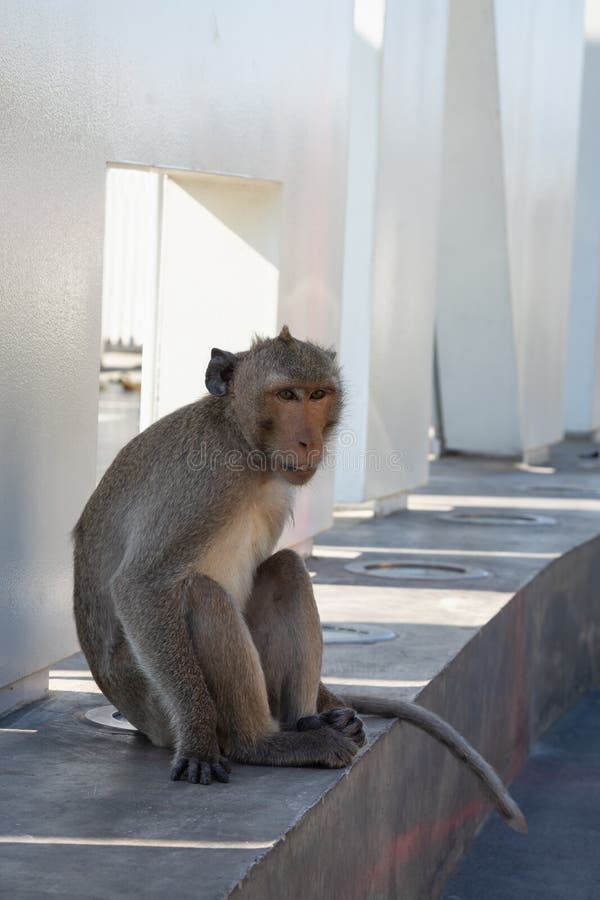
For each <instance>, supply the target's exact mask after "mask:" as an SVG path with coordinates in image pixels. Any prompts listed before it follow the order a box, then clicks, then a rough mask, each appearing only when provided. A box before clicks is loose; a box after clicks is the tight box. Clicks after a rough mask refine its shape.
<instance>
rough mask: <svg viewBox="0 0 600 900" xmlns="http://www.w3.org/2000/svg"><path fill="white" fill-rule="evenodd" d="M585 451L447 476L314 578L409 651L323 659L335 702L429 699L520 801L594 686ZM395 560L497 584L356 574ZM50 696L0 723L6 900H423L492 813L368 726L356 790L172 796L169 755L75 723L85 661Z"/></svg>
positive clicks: (347, 534) (263, 778)
mask: <svg viewBox="0 0 600 900" xmlns="http://www.w3.org/2000/svg"><path fill="white" fill-rule="evenodd" d="M586 447H588V448H589V445H582V444H574V443H569V444H566V445H564V446H563V447H562V448H560V449H559V450H558V451H554V454H553V459H552V464H551V465H550V466H547V467H544V468H543V470H540V472H538V473H535V472H532V471H530V470H527V471H525V470H523V469H522V468H520V467H518V466H515V465H514V464H513V463H510V462H508V461H504V462H501V461H494V460H473V459H469V460H463V459H460V458H453V459H448V460H442V461H440V462H438V463H435V465H434V466H433V469H432V479H431V482H430V484H429V486H428V487H427V488H426V489H424V490H422V491H420V492H417V493H416V494H413V495H411V497H410V499H409V509H408V510H407V511H406V512H403V513H399V514H397V515H394V516H390V517H389V518H387V519H378V518H377V519H375V518H374V519H372V520H369V519H365V518H364V517H363V516H359V517H357V518H356V519H352V518H348V517H347V516H344V517H342V518H340V519H339V520H338V522H337V524H336V526H335V527H334V529H332V530H331V531H330V532H328V533H327V534H326V535H324V536H323V538H322V539H321V541H320V542H319V545H318V546H316V547H315V556H314V557H313V558H311V559H310V560H309V562H308V565H309V568H310V570H311V571H312V572H313V574H314V582H315V589H316V593H317V599H318V602H319V606H320V609H321V614H322V617H323V619H324V620H325V621H329V622H334V623H344V622H354V623H357V622H358V623H372V624H377V625H382V624H383V625H385V626H386V627H387V628H390V629H391V630H392V631H394V632H395V633H396V635H397V637H396V639H395V640H393V641H388V642H386V643H382V644H375V645H348V646H333V645H331V646H328V647H327V648H326V653H325V659H324V677H325V680H326V681H329V683H330V684H331V685H332V687H333V688H334V689H336V690H338V691H340V692H343V690H344V688H348V689H350V690H352V689H359V688H360V691H361V692H365V691H372V692H373V693H376V694H382V695H384V696H386V697H390V698H391V697H394V696H399V697H415V696H418V698H419V701H420V702H422V703H423V704H424V705H427V706H429V707H430V708H432V709H435V710H436V711H438V712H440V713H441V714H442V715H444V716H445V717H446V718H448V719H449V720H450V721H451V722H452V723H453V724H454V725H455V726H456V727H458V728H459V729H460V730H461V731H463V733H465V735H466V736H467V737H468V738H469V739H470V740H471V741H472V742H473V743H474V744H475V745H476V746H477V747H478V748H479V749H480V750H481V751H482V752H483V753H484V754H485V755H486V756H487V757H488V758H489V759H490V761H491V762H493V763H494V764H495V765H496V767H497V768H498V769H499V771H500V772H501V773H502V774H503V775H504V777H506V778H508V779H510V778H511V777H512V776H513V775H514V774H515V773H516V772H517V771H518V769H519V767H520V766H521V764H522V762H523V760H524V758H525V756H526V754H527V751H528V748H529V746H530V745H531V743H532V742H533V741H534V740H535V738H536V737H537V736H538V735H539V734H540V733H541V732H542V731H543V730H544V729H545V728H546V727H547V726H548V725H550V724H551V722H552V721H553V720H554V719H555V718H557V717H558V716H559V715H560V714H561V713H562V712H563V711H564V710H565V709H566V708H567V707H569V706H570V705H571V704H572V703H573V702H574V700H575V699H576V698H577V696H578V695H579V693H581V692H583V691H585V690H587V689H588V688H589V687H590V686H592V685H594V684H596V683H598V682H599V681H600V610H599V609H598V604H597V602H596V598H597V596H598V586H599V585H600V537H599V536H598V530H599V528H598V511H599V510H600V498H598V496H597V493H595V491H596V472H595V471H592V470H591V469H589V468H585V469H584V468H582V467H581V465H580V462H579V460H580V456H579V453H580V452H581V451H583V450H585V449H586ZM448 509H462V510H477V511H479V512H481V511H487V512H490V511H491V512H494V513H495V514H496V513H497V514H502V513H505V512H507V511H508V512H510V511H512V512H518V513H519V514H520V513H523V512H526V513H528V514H529V513H543V514H544V515H546V516H551V517H554V518H555V519H556V525H555V526H553V527H527V528H522V527H517V526H511V527H507V526H506V525H498V524H496V525H494V526H480V525H477V526H473V525H472V524H471V525H470V524H466V523H464V524H463V523H459V524H453V523H449V522H447V521H442V520H441V519H440V518H439V516H440V513H443V512H444V511H447V510H448ZM388 557H392V558H400V559H402V560H404V561H410V560H412V561H419V560H420V561H423V562H435V563H437V564H439V563H440V562H443V563H445V564H446V563H452V564H453V565H454V564H457V565H458V564H464V565H465V566H467V564H469V565H476V566H479V567H482V568H485V569H486V570H488V571H489V573H490V574H489V577H488V578H487V579H483V580H473V581H468V580H461V579H460V578H459V579H458V580H457V579H455V578H453V579H452V580H447V579H446V580H444V576H443V573H442V574H440V576H439V578H438V580H437V581H434V582H431V583H426V582H418V581H416V580H415V581H411V580H410V579H409V580H403V581H400V582H397V583H394V582H391V583H390V582H388V581H385V580H382V579H380V578H377V577H375V576H373V575H369V574H366V575H364V576H362V575H357V574H356V573H354V572H349V571H348V570H346V569H345V568H344V566H345V564H346V563H347V562H348V561H349V560H351V559H357V558H360V559H368V560H371V559H373V560H379V559H386V558H388ZM51 675H52V678H51V688H52V690H51V696H50V699H48V700H46V701H43V702H41V703H39V704H35V705H33V706H32V707H29V708H26V709H24V710H21V711H19V712H16V713H13V714H11V715H10V716H8V717H6V718H5V719H3V720H2V721H1V722H0V759H1V760H2V763H1V765H0V778H1V784H2V797H3V800H4V803H3V804H2V809H1V811H0V866H1V867H2V883H3V888H4V889H5V891H6V892H7V893H9V894H10V895H11V896H16V897H19V896H35V897H46V896H48V897H50V896H56V895H60V896H63V897H67V898H70V897H73V898H75V897H81V896H94V897H97V898H111V900H112V898H114V897H122V898H128V897H137V896H140V895H141V894H143V896H144V897H145V898H148V900H150V898H164V897H168V896H170V895H171V894H173V895H176V896H177V897H178V898H183V900H186V898H190V900H191V898H201V900H214V898H226V897H234V898H237V897H240V898H250V900H258V898H260V900H266V898H274V900H279V898H286V900H295V898H298V900H324V898H329V897H335V898H337V897H343V898H344V900H346V898H348V900H365V898H368V900H387V898H389V900H392V898H394V900H397V898H399V897H401V898H402V900H421V898H423V900H433V898H435V897H436V896H437V895H438V894H439V892H440V890H441V889H442V887H443V885H444V882H445V881H446V879H447V877H448V875H449V873H450V871H451V870H452V868H453V866H454V865H455V863H456V861H457V860H458V859H459V857H460V856H461V854H462V852H463V850H464V848H465V847H466V845H467V844H468V842H469V840H470V838H471V836H472V835H473V833H474V831H475V830H476V828H477V827H478V824H479V823H480V822H481V820H482V818H483V816H484V815H485V814H486V812H487V809H488V807H487V806H486V805H485V804H484V802H483V800H482V798H481V795H480V793H479V790H478V787H477V785H476V783H475V782H474V780H473V779H472V778H471V777H469V776H468V775H467V774H466V772H464V771H463V768H462V767H461V766H459V764H458V763H457V762H456V761H455V760H454V759H453V758H452V757H451V756H450V755H449V754H448V753H447V752H446V751H445V750H444V749H443V748H441V747H439V746H438V745H437V744H436V743H435V742H434V741H432V740H431V739H430V738H428V737H427V736H425V735H423V734H421V733H420V732H418V731H416V730H415V729H414V728H412V727H409V726H406V725H400V724H397V723H392V722H384V721H381V720H377V719H373V720H369V722H368V731H369V737H370V744H369V746H368V747H367V748H365V750H364V751H363V752H362V753H361V755H360V757H359V758H358V759H357V760H356V762H355V764H354V765H353V766H352V768H351V769H350V770H349V771H347V772H332V771H327V770H320V769H305V770H301V769H279V770H272V769H267V768H254V767H245V766H236V767H235V770H234V774H233V778H232V781H231V783H230V784H229V785H226V786H225V785H213V786H211V787H210V788H208V789H205V788H199V787H198V788H196V787H192V786H190V785H186V784H172V783H170V782H169V781H168V779H167V776H166V773H167V766H168V756H169V755H168V754H167V753H166V752H163V751H159V750H156V749H155V748H153V747H151V746H149V745H148V744H147V743H146V742H145V741H144V740H143V739H141V738H140V737H139V736H136V735H128V734H112V733H111V732H109V731H104V730H102V729H96V728H94V727H93V726H91V725H89V724H86V723H85V722H84V721H83V713H84V712H85V710H87V709H89V708H90V707H92V706H98V704H99V702H100V700H101V698H99V696H98V693H95V692H94V691H97V688H96V687H95V685H94V684H93V682H92V681H91V679H90V677H89V673H88V672H87V670H86V668H85V664H84V662H83V661H82V659H81V657H74V658H72V659H71V660H68V661H65V662H64V663H63V664H61V665H60V666H59V667H57V670H55V671H54V672H53V673H51ZM524 812H525V814H527V810H526V809H525V810H524ZM519 839H521V840H527V838H526V837H525V838H519Z"/></svg>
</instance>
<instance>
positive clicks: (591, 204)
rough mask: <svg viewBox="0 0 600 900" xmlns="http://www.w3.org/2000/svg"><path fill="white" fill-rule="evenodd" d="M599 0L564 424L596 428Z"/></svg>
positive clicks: (592, 22) (588, 11) (588, 82)
mask: <svg viewBox="0 0 600 900" xmlns="http://www.w3.org/2000/svg"><path fill="white" fill-rule="evenodd" d="M599 97H600V0H587V3H586V8H585V50H584V64H583V84H582V91H581V120H580V121H581V124H580V129H579V155H578V160H577V192H576V201H575V229H574V236H573V261H572V270H571V308H570V317H569V355H568V367H567V409H566V428H567V431H571V432H593V431H598V430H600V103H599V102H598V98H599Z"/></svg>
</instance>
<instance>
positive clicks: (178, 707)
mask: <svg viewBox="0 0 600 900" xmlns="http://www.w3.org/2000/svg"><path fill="white" fill-rule="evenodd" d="M203 581H209V579H203ZM195 582H196V578H195V577H194V576H192V577H190V578H187V579H184V580H182V581H179V582H175V583H174V584H173V583H171V584H167V585H161V584H157V583H155V582H153V581H150V580H149V579H148V578H147V576H145V575H144V574H137V573H135V572H125V573H121V574H120V575H118V576H117V577H116V578H114V579H113V582H112V585H111V588H112V595H113V599H114V603H115V609H116V612H117V615H118V617H119V620H120V622H121V625H122V627H123V630H124V635H125V639H126V642H127V644H128V645H129V646H130V647H131V648H132V654H133V657H134V659H135V663H136V664H137V665H134V668H133V671H135V669H137V670H138V672H141V673H142V674H143V679H144V680H145V681H146V683H147V685H148V687H149V690H150V692H151V693H153V694H154V696H155V698H159V702H160V705H161V707H162V709H163V710H164V711H165V712H166V715H167V717H168V720H169V723H170V734H171V735H172V739H171V741H170V744H171V746H174V747H175V757H174V760H173V767H172V770H171V777H172V778H173V779H177V778H179V777H180V776H181V775H182V774H183V773H184V772H187V774H188V778H189V780H190V781H193V782H196V783H197V782H200V783H202V784H208V783H209V782H210V780H211V777H212V776H214V777H215V778H217V779H218V780H219V781H228V776H227V772H228V771H230V766H229V762H228V761H227V760H226V759H224V758H223V757H221V755H220V749H219V743H218V740H217V730H216V725H217V714H216V710H215V705H214V702H213V698H212V696H211V694H210V692H209V689H208V687H207V685H206V682H205V680H204V675H203V672H202V668H201V666H200V662H199V658H198V654H197V652H196V648H195V647H194V644H193V641H192V637H191V623H190V616H192V615H193V614H194V612H195V603H194V600H195V596H196V584H195ZM210 584H211V583H210V582H209V588H210ZM215 587H217V586H216V585H215ZM121 674H122V676H123V678H127V677H129V675H130V674H131V671H130V670H128V669H125V670H124V671H123V672H122V673H121ZM118 677H119V670H118V668H116V669H115V671H114V672H113V673H112V681H113V690H112V691H110V693H111V695H112V696H113V697H114V701H115V703H116V704H117V705H118V706H119V707H120V708H121V709H122V711H123V712H124V714H125V715H127V716H128V717H131V721H132V722H133V724H134V725H137V726H138V727H139V728H140V729H141V730H142V731H144V732H145V733H146V734H148V735H149V736H150V738H151V739H153V737H152V733H149V729H148V727H147V722H146V721H145V718H146V719H147V712H148V710H147V708H146V707H145V706H144V696H145V695H144V693H143V692H142V695H141V697H140V701H139V702H138V703H136V702H135V699H134V698H133V697H132V692H131V691H130V690H128V689H127V688H126V686H125V685H121V687H119V685H118V684H116V680H117V679H118ZM135 684H136V682H135V681H134V684H133V690H135ZM137 684H138V686H141V687H142V688H143V683H140V680H139V678H138V680H137ZM146 693H147V692H146Z"/></svg>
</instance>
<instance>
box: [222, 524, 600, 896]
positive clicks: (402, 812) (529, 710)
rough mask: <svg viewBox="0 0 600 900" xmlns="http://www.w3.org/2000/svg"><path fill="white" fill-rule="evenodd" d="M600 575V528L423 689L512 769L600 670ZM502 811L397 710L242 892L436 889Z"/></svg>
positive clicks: (423, 699)
mask: <svg viewBox="0 0 600 900" xmlns="http://www.w3.org/2000/svg"><path fill="white" fill-rule="evenodd" d="M599 587H600V537H598V538H595V539H594V540H591V541H589V542H587V543H586V544H584V545H583V546H581V547H578V548H576V549H575V550H573V551H571V552H569V553H567V554H565V555H564V556H563V557H561V558H560V559H558V560H556V561H555V562H554V563H552V564H551V565H549V566H548V567H547V569H545V570H544V571H543V572H541V573H540V574H539V575H537V576H536V577H535V578H534V579H533V580H532V581H531V582H530V583H529V584H527V585H526V586H525V587H523V588H522V589H521V590H520V591H518V592H517V594H516V595H515V596H514V598H513V599H512V600H511V601H510V602H509V603H507V604H506V606H505V607H504V608H503V609H502V610H501V611H500V612H499V613H498V614H497V615H496V616H495V617H494V618H493V619H492V620H491V621H490V622H489V623H488V624H487V625H485V626H484V627H483V628H482V629H481V630H480V631H479V632H478V633H477V634H476V635H475V636H474V637H473V638H472V639H471V640H470V641H469V643H468V644H467V645H466V646H465V647H464V649H463V650H462V651H461V652H460V653H459V654H458V656H457V657H456V658H455V659H454V660H453V661H452V662H451V663H450V664H449V665H448V666H447V667H446V668H445V669H444V670H443V671H442V672H441V673H440V674H439V675H438V676H437V677H436V678H434V679H433V680H432V681H431V682H430V684H429V685H428V686H427V687H426V688H425V689H424V690H423V691H421V693H420V694H419V696H418V699H419V702H420V703H422V704H423V705H424V706H427V707H429V708H430V709H433V710H435V711H436V712H438V713H440V714H441V715H444V716H447V717H448V718H451V719H452V722H453V724H454V725H455V726H456V727H457V728H458V729H459V730H460V731H461V732H463V733H464V734H466V735H468V736H469V738H470V740H471V741H472V742H473V743H474V744H475V745H476V746H477V747H478V748H479V749H480V750H481V751H482V752H483V753H484V755H485V756H486V757H487V758H488V759H489V760H490V761H491V762H492V763H493V764H494V765H495V766H496V767H497V769H498V771H499V772H501V773H502V775H503V776H504V778H505V779H506V780H507V781H511V780H512V778H513V777H514V776H515V775H516V773H517V772H518V771H519V769H520V768H521V766H522V764H523V762H524V761H525V758H526V756H527V753H528V749H529V747H530V746H531V744H532V743H533V742H534V741H535V739H536V738H537V737H538V736H539V735H540V734H541V733H542V732H543V731H544V730H545V729H546V728H547V727H548V726H549V725H550V724H551V723H552V722H553V721H554V720H555V719H556V718H558V717H559V716H560V715H561V714H562V713H563V712H564V711H565V710H566V709H568V708H569V707H570V706H571V705H572V704H573V703H574V702H575V701H576V700H577V698H578V697H579V696H580V695H581V694H582V693H584V692H585V691H586V690H588V689H589V688H590V687H592V686H594V685H596V684H598V683H599V682H600V612H599V609H598V590H599ZM488 811H489V806H488V805H487V804H486V803H485V801H484V800H483V799H482V797H481V794H480V792H479V790H478V787H477V785H476V783H475V782H474V779H472V778H471V777H470V776H469V775H467V774H466V773H465V771H464V769H463V768H462V767H461V766H459V765H458V764H457V763H456V761H455V760H453V759H452V758H451V757H450V756H449V754H448V753H447V751H445V750H444V749H443V748H440V747H439V746H438V745H436V744H435V743H434V742H433V741H432V740H431V739H430V738H428V737H426V736H424V735H423V734H422V733H420V732H418V731H416V730H415V729H414V728H411V727H410V726H407V725H404V724H394V725H393V726H392V727H391V728H390V729H389V730H387V731H386V732H384V733H382V734H380V735H379V737H378V738H377V740H376V741H375V742H374V743H373V744H371V746H370V747H369V749H368V751H367V752H366V753H365V754H364V755H363V756H362V758H361V759H360V760H358V761H357V762H356V763H355V765H354V766H353V767H352V769H351V770H350V771H349V772H348V773H347V775H346V776H345V777H344V778H341V779H340V780H339V781H338V782H337V783H336V784H335V788H334V789H332V790H329V791H328V792H327V793H326V794H325V795H324V796H323V797H322V798H321V800H320V801H319V803H318V804H317V805H316V806H315V807H313V808H312V809H311V810H309V811H308V813H307V814H306V815H305V816H304V817H303V819H302V820H301V822H299V823H298V824H297V825H296V827H295V828H294V829H293V830H292V831H290V832H288V833H287V834H286V836H285V840H282V841H280V842H279V843H278V844H276V845H275V847H274V848H273V849H272V850H271V852H269V853H268V854H267V855H266V856H265V857H264V858H263V859H262V860H261V863H260V865H258V866H255V867H254V868H253V869H252V870H251V871H250V873H249V874H248V876H247V877H246V879H245V880H244V882H243V884H242V885H241V886H240V888H239V890H238V891H236V892H235V893H234V894H233V895H232V896H236V897H237V896H240V897H242V896H243V897H244V898H245V900H264V898H265V897H303V898H305V900H322V898H324V897H344V898H348V900H366V898H372V900H384V898H389V900H397V898H399V897H402V898H403V900H409V898H411V900H412V898H415V900H416V898H428V900H430V898H435V897H436V896H438V894H439V893H440V891H441V890H442V888H443V886H444V884H445V882H446V880H447V878H448V877H449V875H450V873H451V872H452V870H453V868H454V867H455V865H456V863H457V862H458V860H459V859H460V857H461V856H462V854H463V852H464V850H465V848H466V847H467V845H468V844H469V842H470V840H471V838H472V836H473V834H474V833H475V831H476V829H477V827H478V826H479V824H480V823H481V821H482V819H483V818H484V816H485V815H486V814H487V812H488ZM523 839H524V840H526V838H523ZM300 885H302V889H301V890H300ZM291 886H294V887H291Z"/></svg>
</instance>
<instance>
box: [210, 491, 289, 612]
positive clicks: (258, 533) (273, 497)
mask: <svg viewBox="0 0 600 900" xmlns="http://www.w3.org/2000/svg"><path fill="white" fill-rule="evenodd" d="M290 513H291V496H290V491H289V488H287V486H284V487H280V486H279V485H277V484H276V485H274V486H273V487H271V488H269V489H267V490H263V491H262V492H260V494H258V495H256V496H251V497H249V498H248V499H247V501H246V502H245V503H244V504H243V506H242V507H241V508H240V509H239V510H238V511H237V512H236V515H235V516H234V517H232V520H231V522H230V524H229V525H227V526H226V527H224V528H222V529H221V531H220V532H219V533H218V534H217V535H216V536H215V538H214V540H213V542H212V544H211V546H210V547H209V548H208V551H206V552H204V553H203V554H202V556H200V557H199V559H198V560H197V562H196V565H195V566H194V568H195V570H196V571H197V572H201V573H202V574H203V575H208V576H209V577H210V578H212V579H213V581H216V582H217V584H220V585H221V587H222V588H224V589H225V590H226V591H227V593H228V594H230V596H231V597H232V599H233V600H234V601H235V603H236V605H237V606H238V607H239V608H240V609H241V610H242V611H243V610H244V607H245V605H246V601H247V600H248V597H249V596H250V593H251V591H252V586H253V584H254V576H255V574H256V570H257V568H258V567H259V565H260V564H261V563H262V562H264V561H265V560H266V559H268V557H269V556H271V554H272V553H273V549H274V547H275V544H276V543H277V541H278V540H279V537H280V535H281V532H282V530H283V526H284V525H285V522H286V520H287V519H288V517H289V515H290Z"/></svg>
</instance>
